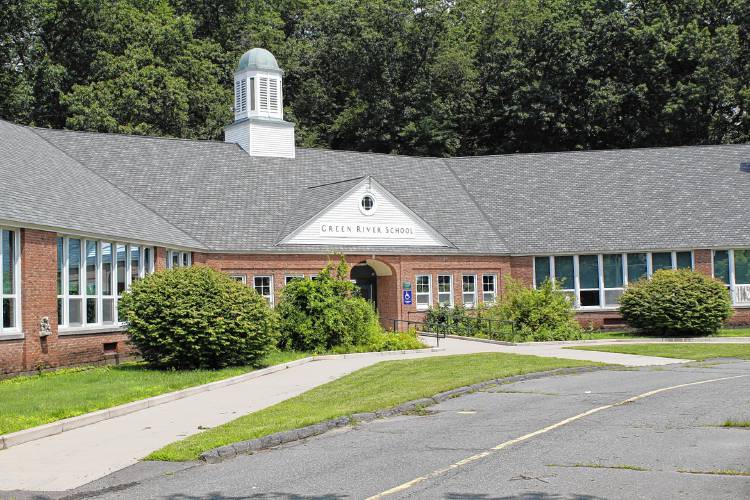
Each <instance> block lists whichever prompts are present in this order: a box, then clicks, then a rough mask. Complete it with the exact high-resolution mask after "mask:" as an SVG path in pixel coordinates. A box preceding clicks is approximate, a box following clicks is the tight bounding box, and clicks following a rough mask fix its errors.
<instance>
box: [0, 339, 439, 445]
mask: <svg viewBox="0 0 750 500" xmlns="http://www.w3.org/2000/svg"><path fill="white" fill-rule="evenodd" d="M444 350H445V349H444V348H436V347H428V348H425V349H411V350H403V351H379V352H364V353H350V354H328V355H322V356H308V357H305V358H300V359H295V360H294V361H287V362H286V363H281V364H278V365H273V366H268V367H266V368H261V369H259V370H254V371H251V372H248V373H243V374H241V375H235V376H234V377H229V378H225V379H221V380H216V381H214V382H209V383H207V384H201V385H195V386H192V387H186V388H185V389H180V390H177V391H172V392H165V393H163V394H159V395H156V396H151V397H148V398H145V399H139V400H136V401H131V402H130V403H124V404H121V405H117V406H112V407H111V408H104V409H102V410H96V411H93V412H89V413H84V414H82V415H77V416H75V417H69V418H65V419H62V420H56V421H54V422H50V423H48V424H42V425H38V426H36V427H30V428H28V429H21V430H20V431H15V432H10V433H8V434H2V435H0V450H5V449H7V448H11V447H13V446H17V445H19V444H23V443H28V442H29V441H36V440H37V439H43V438H45V437H49V436H54V435H56V434H61V433H63V432H67V431H71V430H73V429H78V428H80V427H85V426H87V425H91V424H95V423H98V422H102V421H104V420H109V419H112V418H117V417H121V416H123V415H128V414H130V413H134V412H136V411H140V410H145V409H147V408H153V407H154V406H159V405H163V404H165V403H169V402H172V401H175V400H178V399H182V398H186V397H189V396H193V395H195V394H200V393H202V392H208V391H213V390H216V389H221V388H223V387H227V386H230V385H234V384H238V383H240V382H245V381H247V380H252V379H254V378H258V377H263V376H265V375H270V374H272V373H276V372H278V371H282V370H286V369H288V368H292V367H295V366H299V365H304V364H306V363H310V362H312V361H317V360H325V359H335V358H348V357H357V356H362V355H373V354H376V355H382V356H388V355H393V354H408V353H420V352H439V351H444Z"/></svg>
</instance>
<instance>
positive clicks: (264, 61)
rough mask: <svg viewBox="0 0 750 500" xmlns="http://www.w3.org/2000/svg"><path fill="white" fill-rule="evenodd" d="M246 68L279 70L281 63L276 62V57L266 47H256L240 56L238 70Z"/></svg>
mask: <svg viewBox="0 0 750 500" xmlns="http://www.w3.org/2000/svg"><path fill="white" fill-rule="evenodd" d="M245 69H257V70H261V71H278V72H281V69H280V68H279V63H277V62H276V58H275V57H274V56H273V54H271V53H270V52H269V51H267V50H266V49H261V48H258V47H256V48H254V49H250V50H248V51H247V52H245V53H244V54H242V57H240V64H239V65H238V66H237V71H242V70H245Z"/></svg>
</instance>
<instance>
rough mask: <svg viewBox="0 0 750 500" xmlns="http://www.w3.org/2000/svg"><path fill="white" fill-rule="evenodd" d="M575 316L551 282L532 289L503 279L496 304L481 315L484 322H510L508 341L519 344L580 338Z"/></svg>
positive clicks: (567, 300) (571, 308) (566, 297)
mask: <svg viewBox="0 0 750 500" xmlns="http://www.w3.org/2000/svg"><path fill="white" fill-rule="evenodd" d="M575 315H576V311H575V307H574V304H573V302H572V301H571V300H570V299H569V298H568V296H566V295H565V294H563V293H562V292H561V291H560V290H559V289H558V288H557V285H556V284H555V282H554V281H553V280H548V281H546V282H544V283H543V284H541V285H540V286H539V287H538V288H536V289H534V288H528V287H526V286H524V285H523V284H521V283H520V282H518V281H516V280H514V279H512V278H510V277H506V278H505V287H504V291H503V294H502V296H501V297H500V298H499V301H498V302H497V303H496V304H495V305H493V306H492V307H490V308H489V309H487V312H486V313H485V317H486V318H488V319H492V320H499V321H513V322H514V334H513V339H512V340H515V341H522V342H530V341H545V340H577V339H580V338H582V335H583V332H582V330H581V326H580V325H579V324H578V321H576V319H575ZM508 340H511V339H508Z"/></svg>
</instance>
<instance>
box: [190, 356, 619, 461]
mask: <svg viewBox="0 0 750 500" xmlns="http://www.w3.org/2000/svg"><path fill="white" fill-rule="evenodd" d="M607 368H608V367H605V366H583V367H578V368H558V369H555V370H548V371H544V372H536V373H527V374H525V375H514V376H512V377H505V378H498V379H492V380H487V381H485V382H479V383H476V384H472V385H466V386H463V387H457V388H455V389H451V390H449V391H445V392H441V393H438V394H435V395H434V396H432V397H430V398H422V399H415V400H413V401H407V402H406V403H401V404H400V405H397V406H394V407H391V408H387V409H384V410H377V411H374V412H367V413H354V414H352V415H349V416H343V417H338V418H334V419H331V420H326V421H323V422H319V423H317V424H312V425H308V426H306V427H301V428H299V429H292V430H288V431H282V432H277V433H274V434H269V435H267V436H263V437H259V438H255V439H249V440H247V441H239V442H237V443H232V444H227V445H224V446H220V447H218V448H214V449H211V450H208V451H206V452H203V453H201V455H200V457H199V459H200V460H201V461H203V462H206V463H209V464H216V463H220V462H223V461H225V460H228V459H231V458H235V457H237V456H239V455H251V454H252V453H254V452H256V451H261V450H266V449H269V448H273V447H276V446H279V445H282V444H286V443H291V442H294V441H301V440H303V439H307V438H309V437H312V436H318V435H320V434H323V433H325V432H328V431H329V430H331V429H335V428H338V427H345V426H347V425H350V424H356V423H358V422H370V421H372V420H375V419H378V418H388V417H394V416H396V415H403V414H404V413H409V412H412V411H414V410H417V409H420V408H425V407H427V406H432V405H434V404H437V403H441V402H443V401H446V400H448V399H452V398H455V397H459V396H463V395H464V394H469V393H472V392H476V391H478V390H481V389H484V388H487V387H489V386H493V385H501V384H508V383H512V382H520V381H523V380H533V379H538V378H544V377H550V376H554V375H570V374H576V373H585V372H591V371H598V370H604V369H607Z"/></svg>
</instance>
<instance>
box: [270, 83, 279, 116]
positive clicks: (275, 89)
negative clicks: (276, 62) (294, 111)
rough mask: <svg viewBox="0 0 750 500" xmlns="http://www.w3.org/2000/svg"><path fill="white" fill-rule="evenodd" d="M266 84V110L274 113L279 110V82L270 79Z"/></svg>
mask: <svg viewBox="0 0 750 500" xmlns="http://www.w3.org/2000/svg"><path fill="white" fill-rule="evenodd" d="M268 83H269V85H268V101H269V105H268V108H269V110H271V111H274V112H276V111H278V110H279V81H278V80H275V79H271V81H269V82H268Z"/></svg>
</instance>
